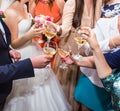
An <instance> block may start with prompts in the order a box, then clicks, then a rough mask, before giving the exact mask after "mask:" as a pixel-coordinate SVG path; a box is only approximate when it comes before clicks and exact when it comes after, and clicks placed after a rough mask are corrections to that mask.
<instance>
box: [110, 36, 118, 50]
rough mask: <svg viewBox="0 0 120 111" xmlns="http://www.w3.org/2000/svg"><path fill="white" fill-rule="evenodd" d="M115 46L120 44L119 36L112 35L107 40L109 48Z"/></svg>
mask: <svg viewBox="0 0 120 111" xmlns="http://www.w3.org/2000/svg"><path fill="white" fill-rule="evenodd" d="M117 46H120V36H117V37H113V38H111V39H110V40H109V47H110V49H113V48H116V47H117Z"/></svg>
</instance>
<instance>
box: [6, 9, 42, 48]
mask: <svg viewBox="0 0 120 111" xmlns="http://www.w3.org/2000/svg"><path fill="white" fill-rule="evenodd" d="M5 15H6V18H5V22H6V24H7V25H8V27H9V29H10V32H11V45H12V47H13V48H19V47H21V46H22V45H24V44H25V43H26V42H27V41H29V40H31V39H32V38H33V37H38V36H39V35H41V32H42V29H40V28H35V26H32V27H31V28H30V29H29V31H27V32H26V33H25V34H23V35H21V37H18V34H19V30H18V23H19V22H20V21H21V16H19V14H17V13H16V11H15V10H13V9H7V10H6V13H5ZM11 15H12V16H11Z"/></svg>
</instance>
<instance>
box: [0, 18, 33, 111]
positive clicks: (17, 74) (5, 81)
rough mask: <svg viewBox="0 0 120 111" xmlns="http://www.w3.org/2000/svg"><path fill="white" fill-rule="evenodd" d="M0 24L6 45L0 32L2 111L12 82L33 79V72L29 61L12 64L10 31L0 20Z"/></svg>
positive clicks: (0, 108) (0, 102)
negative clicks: (27, 78) (3, 31)
mask: <svg viewBox="0 0 120 111" xmlns="http://www.w3.org/2000/svg"><path fill="white" fill-rule="evenodd" d="M0 22H1V23H2V25H3V28H4V30H5V34H6V40H7V44H6V42H5V40H4V37H3V33H2V31H1V30H0V111H2V108H3V105H4V103H5V100H6V97H7V96H8V94H9V93H10V91H11V88H12V80H15V79H20V78H26V77H33V76H34V71H33V67H32V64H31V61H30V59H26V60H23V61H19V62H16V63H12V60H11V57H10V55H9V50H10V48H9V43H10V31H9V29H8V27H7V26H6V24H5V23H4V22H3V20H2V19H1V18H0ZM21 87H22V86H21Z"/></svg>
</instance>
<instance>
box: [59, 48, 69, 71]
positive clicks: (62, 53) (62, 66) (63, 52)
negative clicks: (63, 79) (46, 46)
mask: <svg viewBox="0 0 120 111" xmlns="http://www.w3.org/2000/svg"><path fill="white" fill-rule="evenodd" d="M57 52H58V54H59V55H60V57H61V58H66V57H67V56H69V52H67V51H65V50H64V49H62V48H58V49H57ZM59 67H60V68H61V69H67V68H68V67H67V64H66V63H65V61H64V60H63V59H62V64H61V65H60V66H59Z"/></svg>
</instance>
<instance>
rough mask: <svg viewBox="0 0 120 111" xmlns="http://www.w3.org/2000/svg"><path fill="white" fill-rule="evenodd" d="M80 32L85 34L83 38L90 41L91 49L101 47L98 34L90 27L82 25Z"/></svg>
mask: <svg viewBox="0 0 120 111" xmlns="http://www.w3.org/2000/svg"><path fill="white" fill-rule="evenodd" d="M80 33H81V34H82V33H84V34H85V36H84V37H83V39H85V40H86V41H87V42H88V43H89V45H90V47H91V50H94V49H97V48H98V47H99V44H98V41H97V38H96V35H95V33H94V31H93V30H92V29H91V28H90V27H82V28H81V32H80Z"/></svg>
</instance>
